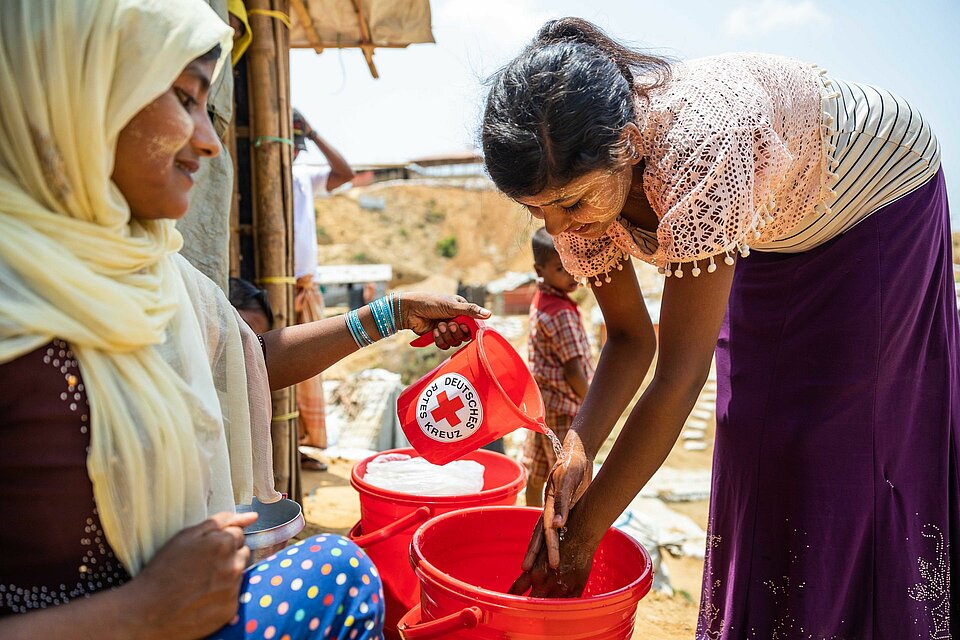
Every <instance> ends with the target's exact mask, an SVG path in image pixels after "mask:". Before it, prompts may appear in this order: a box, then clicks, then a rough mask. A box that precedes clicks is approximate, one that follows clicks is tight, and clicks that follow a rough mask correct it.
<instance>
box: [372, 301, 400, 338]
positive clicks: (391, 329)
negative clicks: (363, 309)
mask: <svg viewBox="0 0 960 640" xmlns="http://www.w3.org/2000/svg"><path fill="white" fill-rule="evenodd" d="M370 311H371V312H372V313H373V318H374V321H375V322H376V324H377V330H378V331H379V332H380V335H381V337H383V338H389V337H390V336H392V335H394V334H396V333H397V324H396V320H395V319H394V317H393V310H392V309H391V308H390V303H389V299H388V298H377V299H376V300H374V301H373V302H371V303H370Z"/></svg>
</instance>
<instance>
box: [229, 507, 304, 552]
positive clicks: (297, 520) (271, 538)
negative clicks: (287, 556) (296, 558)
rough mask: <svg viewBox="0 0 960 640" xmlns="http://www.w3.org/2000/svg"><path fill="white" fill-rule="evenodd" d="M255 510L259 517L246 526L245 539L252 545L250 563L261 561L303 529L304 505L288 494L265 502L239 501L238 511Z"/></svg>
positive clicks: (281, 547)
mask: <svg viewBox="0 0 960 640" xmlns="http://www.w3.org/2000/svg"><path fill="white" fill-rule="evenodd" d="M247 511H256V512H257V513H258V514H259V516H260V517H259V518H257V521H256V522H254V523H253V524H252V525H250V526H249V527H247V528H246V529H244V530H243V537H244V541H245V542H246V544H247V546H248V547H250V551H251V554H250V564H253V563H255V562H259V561H261V560H263V559H264V558H267V557H269V556H271V555H273V554H274V553H276V552H277V551H280V550H281V549H283V548H284V547H285V546H286V545H287V542H288V541H289V540H290V538H292V537H293V536H295V535H297V534H298V533H300V532H301V531H303V527H304V520H303V509H301V508H300V505H299V504H297V503H296V502H294V501H293V500H288V499H286V498H284V499H282V500H279V501H277V502H273V503H271V504H264V503H262V502H260V501H259V500H257V499H256V498H254V499H253V503H252V504H241V505H237V513H245V512H247Z"/></svg>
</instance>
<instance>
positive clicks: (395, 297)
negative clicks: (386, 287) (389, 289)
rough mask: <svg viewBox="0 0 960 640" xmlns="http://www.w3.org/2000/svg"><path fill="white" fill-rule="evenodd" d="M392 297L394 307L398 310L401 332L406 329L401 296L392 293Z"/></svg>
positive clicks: (398, 328)
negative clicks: (401, 308)
mask: <svg viewBox="0 0 960 640" xmlns="http://www.w3.org/2000/svg"><path fill="white" fill-rule="evenodd" d="M390 295H391V297H392V298H393V302H394V305H395V306H396V308H397V330H398V331H400V330H402V329H405V327H404V326H403V314H402V313H401V311H400V294H399V293H391V294H390Z"/></svg>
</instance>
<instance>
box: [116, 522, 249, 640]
mask: <svg viewBox="0 0 960 640" xmlns="http://www.w3.org/2000/svg"><path fill="white" fill-rule="evenodd" d="M256 519H257V514H256V513H228V512H224V513H218V514H216V515H214V516H212V517H210V518H208V519H206V520H204V521H203V522H201V523H200V524H198V525H196V526H193V527H188V528H186V529H184V530H183V531H181V532H180V533H178V534H177V535H175V536H174V537H173V538H171V539H170V541H169V542H167V544H165V545H164V546H163V547H162V548H161V549H160V551H158V552H157V554H156V555H155V556H154V557H153V559H151V560H150V562H148V563H147V565H146V566H145V567H144V568H143V571H141V572H140V574H139V575H138V576H137V577H136V578H135V579H134V580H132V581H131V582H130V587H131V588H135V589H136V591H137V592H138V593H137V596H136V598H135V599H134V602H138V603H140V604H141V605H142V607H143V609H144V610H143V611H142V612H140V615H141V618H142V620H143V627H144V631H145V634H144V636H143V637H145V638H198V637H204V636H206V635H208V634H210V633H213V632H214V631H216V630H217V629H219V628H220V627H222V626H223V625H225V624H227V623H228V622H230V620H231V619H232V618H233V616H234V615H236V612H237V602H238V597H239V595H240V584H241V581H242V576H243V570H244V569H245V568H246V566H247V561H248V560H249V558H250V549H248V548H247V547H246V546H244V542H243V529H244V527H247V526H249V525H251V524H253V522H254V521H255V520H256Z"/></svg>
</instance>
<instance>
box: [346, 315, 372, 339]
mask: <svg viewBox="0 0 960 640" xmlns="http://www.w3.org/2000/svg"><path fill="white" fill-rule="evenodd" d="M347 323H348V326H350V328H351V334H353V335H354V340H357V337H359V340H357V344H358V345H360V346H361V347H368V346H370V345H372V344H373V342H374V341H373V340H372V339H371V338H370V336H369V335H367V332H366V330H365V329H364V328H363V323H362V322H360V314H359V313H357V312H356V311H351V312H349V313H348V314H347Z"/></svg>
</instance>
